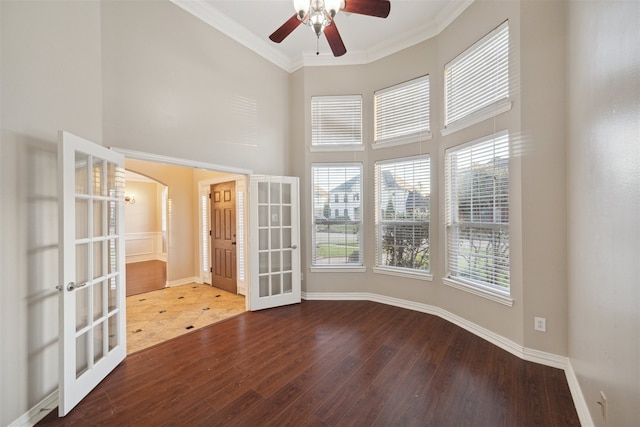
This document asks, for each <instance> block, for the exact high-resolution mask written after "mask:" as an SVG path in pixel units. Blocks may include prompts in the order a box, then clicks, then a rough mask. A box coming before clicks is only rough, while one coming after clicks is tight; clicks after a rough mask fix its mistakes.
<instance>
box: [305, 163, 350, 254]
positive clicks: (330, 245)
mask: <svg viewBox="0 0 640 427" xmlns="http://www.w3.org/2000/svg"><path fill="white" fill-rule="evenodd" d="M361 176H362V165H361V164H360V163H349V164H347V163H343V164H315V165H313V166H312V180H313V183H312V185H313V230H312V240H313V249H312V257H313V265H314V266H330V265H331V266H335V265H342V266H345V265H348V266H361V265H362V234H361V230H362V216H361V215H360V213H361V212H362V197H361V192H362V187H361Z"/></svg>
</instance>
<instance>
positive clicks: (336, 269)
mask: <svg viewBox="0 0 640 427" xmlns="http://www.w3.org/2000/svg"><path fill="white" fill-rule="evenodd" d="M309 271H310V272H312V273H364V272H365V271H367V267H363V266H357V267H356V266H354V267H351V266H348V265H345V266H337V265H328V266H326V267H321V266H317V265H316V266H313V267H309Z"/></svg>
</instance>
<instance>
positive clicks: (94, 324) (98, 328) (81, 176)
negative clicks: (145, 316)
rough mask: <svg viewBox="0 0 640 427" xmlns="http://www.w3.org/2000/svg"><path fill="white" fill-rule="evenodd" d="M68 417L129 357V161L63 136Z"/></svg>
mask: <svg viewBox="0 0 640 427" xmlns="http://www.w3.org/2000/svg"><path fill="white" fill-rule="evenodd" d="M58 167H59V173H60V187H59V188H60V194H61V197H62V203H61V207H60V240H61V242H62V249H61V257H60V282H59V284H58V286H57V289H58V290H59V292H60V308H59V316H60V328H59V329H60V332H59V334H60V338H59V341H60V344H59V346H60V380H59V407H58V413H59V415H60V416H64V415H66V414H67V413H68V412H69V411H70V410H71V409H73V407H74V406H75V405H77V404H78V402H80V400H82V398H84V396H86V395H87V394H88V393H89V392H90V391H91V390H92V389H93V388H94V387H95V386H96V385H97V384H98V383H99V382H100V381H101V380H102V379H103V378H104V377H106V376H107V375H108V374H109V372H111V371H112V370H113V369H114V368H115V367H116V366H117V365H118V364H119V363H120V362H121V361H122V360H123V359H124V358H125V356H126V332H125V327H126V325H125V313H126V308H125V274H124V268H125V257H124V255H125V254H124V221H123V217H124V207H123V205H124V203H123V200H124V156H123V155H122V154H120V153H116V152H114V151H111V150H109V149H106V148H105V147H102V146H100V145H97V144H94V143H92V142H89V141H87V140H84V139H82V138H79V137H77V136H75V135H72V134H70V133H67V132H61V133H60V147H59V155H58Z"/></svg>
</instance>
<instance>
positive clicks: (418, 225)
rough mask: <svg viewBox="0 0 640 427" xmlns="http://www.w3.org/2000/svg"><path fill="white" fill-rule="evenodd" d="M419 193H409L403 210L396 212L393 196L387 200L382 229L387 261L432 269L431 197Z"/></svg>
mask: <svg viewBox="0 0 640 427" xmlns="http://www.w3.org/2000/svg"><path fill="white" fill-rule="evenodd" d="M416 193H417V192H413V191H411V192H409V194H408V195H407V199H406V201H405V207H406V208H407V209H406V212H404V213H395V209H394V207H393V202H392V201H391V199H389V202H388V203H387V208H386V209H385V211H384V214H383V219H384V220H386V221H384V225H383V230H382V250H383V252H384V259H383V260H382V261H383V262H384V264H385V265H388V266H393V267H403V268H410V269H414V270H428V269H429V211H428V206H429V198H428V197H425V196H423V195H420V194H416Z"/></svg>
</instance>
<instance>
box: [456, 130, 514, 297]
mask: <svg viewBox="0 0 640 427" xmlns="http://www.w3.org/2000/svg"><path fill="white" fill-rule="evenodd" d="M445 162H446V165H445V186H446V197H447V200H446V221H447V262H448V270H449V273H448V277H449V278H452V279H456V280H458V281H461V282H463V283H466V284H468V285H473V286H479V287H482V288H485V289H489V290H494V291H498V292H499V293H504V294H508V293H509V134H508V133H507V132H502V133H499V134H495V135H492V136H490V137H488V138H484V139H482V140H478V141H475V142H472V143H470V144H465V145H463V146H462V147H460V148H455V149H451V150H447V152H446V160H445Z"/></svg>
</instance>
